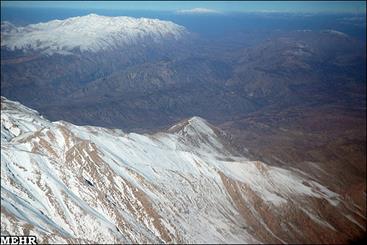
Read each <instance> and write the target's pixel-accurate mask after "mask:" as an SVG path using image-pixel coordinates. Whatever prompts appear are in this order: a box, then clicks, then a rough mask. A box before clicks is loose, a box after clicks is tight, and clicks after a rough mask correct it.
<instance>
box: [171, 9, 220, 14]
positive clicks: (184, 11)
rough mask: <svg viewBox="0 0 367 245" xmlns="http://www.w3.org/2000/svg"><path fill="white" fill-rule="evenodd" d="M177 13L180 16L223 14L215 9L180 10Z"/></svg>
mask: <svg viewBox="0 0 367 245" xmlns="http://www.w3.org/2000/svg"><path fill="white" fill-rule="evenodd" d="M177 13H179V14H220V13H221V12H220V11H218V10H215V9H207V8H193V9H182V10H178V11H177Z"/></svg>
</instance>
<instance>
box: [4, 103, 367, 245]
mask: <svg viewBox="0 0 367 245" xmlns="http://www.w3.org/2000/svg"><path fill="white" fill-rule="evenodd" d="M230 139H231V136H230V135H228V134H226V133H224V132H223V131H221V130H220V129H218V128H216V127H214V126H212V125H210V124H209V123H208V122H207V121H205V120H204V119H202V118H199V117H193V118H190V119H188V120H184V121H181V122H179V123H178V124H176V125H174V126H172V127H171V128H169V129H168V130H167V132H160V133H156V134H145V135H141V134H135V133H129V134H127V133H124V132H123V131H121V130H117V129H106V128H100V127H93V126H75V125H73V124H70V123H68V122H65V121H58V122H51V121H48V120H47V119H45V118H44V117H42V116H41V115H39V114H38V112H36V111H34V110H31V109H29V108H27V107H25V106H23V105H21V104H20V103H18V102H14V101H10V100H7V99H6V98H4V97H2V98H1V190H2V191H1V234H12V235H16V234H19V235H27V234H32V235H36V236H37V238H38V242H41V243H45V242H52V243H56V242H57V243H60V242H61V243H65V242H68V243H69V242H78V243H85V242H88V243H89V242H92V243H131V242H132V243H201V242H211V243H259V242H261V243H308V242H313V243H319V242H323V243H342V242H347V241H349V240H350V239H351V238H353V237H355V236H357V235H358V234H361V233H362V232H363V231H365V228H366V227H365V213H363V212H365V210H363V208H365V207H363V206H360V205H358V204H356V203H354V202H353V200H351V199H350V198H348V196H346V195H344V194H343V193H336V192H333V191H331V190H330V189H329V188H328V187H327V186H324V185H322V184H320V182H319V181H318V180H316V179H315V178H313V177H311V176H310V175H308V174H307V173H306V172H303V171H301V170H299V169H297V168H286V167H276V166H270V165H268V164H266V163H264V162H261V161H254V160H249V159H248V158H247V157H246V156H245V155H244V154H241V153H240V152H238V150H236V147H233V146H232V142H231V140H230ZM319 171H320V172H324V171H328V170H327V169H320V170H319Z"/></svg>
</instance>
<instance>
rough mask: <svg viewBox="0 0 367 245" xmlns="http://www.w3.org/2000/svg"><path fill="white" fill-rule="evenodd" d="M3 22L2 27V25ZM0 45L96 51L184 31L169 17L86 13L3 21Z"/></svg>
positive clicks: (53, 51)
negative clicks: (21, 22)
mask: <svg viewBox="0 0 367 245" xmlns="http://www.w3.org/2000/svg"><path fill="white" fill-rule="evenodd" d="M3 26H4V28H3ZM1 29H2V40H1V47H2V48H3V47H5V48H8V49H10V50H21V51H40V52H42V53H46V54H49V55H51V54H62V55H66V54H73V53H75V52H85V51H89V52H98V51H101V50H111V49H116V48H121V47H124V46H130V45H133V44H138V43H140V42H142V41H145V42H161V41H162V40H165V39H166V40H167V39H168V40H169V39H172V40H177V39H180V38H182V37H183V36H185V34H187V31H186V29H185V28H184V27H183V26H179V25H177V24H174V23H173V22H170V21H161V20H157V19H147V18H132V17H107V16H99V15H96V14H89V15H86V16H81V17H73V18H69V19H65V20H53V21H49V22H45V23H39V24H31V25H27V26H24V27H15V26H14V25H11V24H10V23H9V22H6V23H4V24H2V28H1Z"/></svg>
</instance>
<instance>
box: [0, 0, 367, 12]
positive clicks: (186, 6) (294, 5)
mask: <svg viewBox="0 0 367 245" xmlns="http://www.w3.org/2000/svg"><path fill="white" fill-rule="evenodd" d="M1 6H2V7H45V8H50V7H55V8H88V9H125V10H162V11H178V10H190V9H194V8H201V9H210V10H214V11H218V12H233V11H236V12H237V11H239V12H258V11H261V12H268V11H269V12H272V11H274V12H309V13H316V12H317V13H319V12H333V13H335V12H348V13H365V12H366V2H365V1H335V2H331V1H314V2H313V1H305V2H302V1H283V2H282V1H277V2H275V1H263V2H260V1H253V2H251V1H243V2H241V1H234V2H232V1H212V2H210V1H186V2H185V1H154V2H153V1H137V2H130V1H126V2H118V1H110V2H109V1H70V2H68V1H55V2H52V1H1Z"/></svg>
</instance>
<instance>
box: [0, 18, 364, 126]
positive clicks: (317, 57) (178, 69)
mask: <svg viewBox="0 0 367 245" xmlns="http://www.w3.org/2000/svg"><path fill="white" fill-rule="evenodd" d="M91 23H98V25H97V24H93V25H92V24H91ZM4 26H6V27H4V30H2V37H3V38H2V40H5V41H3V44H2V50H1V51H2V52H1V55H2V57H1V66H2V71H3V72H2V76H1V91H2V95H3V96H6V97H8V98H11V99H14V100H18V101H20V102H22V103H24V104H26V105H29V106H32V107H33V108H36V109H37V110H39V111H41V112H42V113H44V114H45V115H47V116H48V117H49V118H51V119H53V120H59V119H63V120H68V121H70V122H73V123H76V124H91V125H98V126H105V127H116V128H123V129H125V130H141V131H144V130H155V129H161V128H164V127H167V126H168V125H170V124H172V123H173V122H175V121H178V120H181V119H183V118H187V117H190V116H195V115H199V116H202V117H205V118H208V119H209V120H214V121H216V122H218V123H223V122H225V121H227V120H233V119H235V118H240V117H242V116H244V115H246V114H248V113H251V112H254V111H257V110H259V109H262V108H265V107H268V106H275V105H279V107H281V108H283V107H285V106H289V105H294V104H303V103H307V104H314V103H316V104H324V103H330V102H332V103H334V102H337V103H339V102H340V101H341V100H343V101H344V102H343V103H344V104H349V105H350V104H360V103H361V102H363V91H365V75H366V72H365V65H366V62H365V59H366V56H365V52H364V51H365V48H364V46H363V44H362V43H361V42H360V41H357V40H355V39H353V38H352V37H349V36H348V35H346V34H344V33H341V32H337V31H334V30H323V31H308V30H299V31H292V32H274V33H273V34H272V35H269V36H268V37H267V39H264V40H262V41H259V42H257V43H256V44H252V45H251V46H244V47H243V48H241V47H240V48H239V45H238V43H240V42H239V41H238V40H232V41H233V42H234V43H236V45H235V48H233V47H232V48H231V36H228V37H227V38H226V39H224V40H223V41H222V42H223V43H220V41H216V42H209V41H208V40H205V39H201V38H200V37H198V36H195V35H190V34H189V33H190V32H189V30H186V29H185V28H184V27H182V26H179V25H177V24H174V23H172V22H166V21H160V20H151V19H135V18H129V17H104V16H97V15H87V16H83V17H75V18H70V19H66V20H62V21H60V20H55V21H51V22H47V23H39V24H34V25H29V26H25V27H14V26H12V25H11V24H10V23H4ZM44 33H47V35H44ZM62 33H64V34H62ZM88 33H89V34H88ZM130 33H131V34H130ZM61 34H62V35H61ZM252 35H254V34H253V33H252ZM41 36H42V38H41ZM36 37H37V38H36ZM38 37H40V38H38ZM82 37H83V38H82ZM13 38H14V39H16V40H17V41H11V40H12V39H13ZM50 38H51V39H50ZM52 38H55V40H57V41H52V40H53V39H52ZM233 38H234V39H236V38H237V36H235V37H233ZM36 39H37V40H38V39H39V41H40V42H41V43H42V45H41V44H40V45H39V46H37V45H36V46H35V44H34V43H33V41H34V40H36ZM133 39H134V40H135V39H136V40H139V41H138V43H136V45H133V43H134V41H133ZM150 39H158V40H159V42H152V40H150ZM50 40H51V41H50ZM83 40H84V41H83ZM28 41H29V42H30V43H29V45H28V44H27V45H20V46H19V45H18V46H19V47H24V48H25V50H28V48H32V47H33V48H35V49H36V50H33V51H27V52H25V53H24V52H23V51H22V50H18V49H14V50H13V48H15V44H16V43H17V42H22V43H28ZM82 41H83V42H84V43H83V42H82ZM130 41H131V42H130ZM58 42H60V43H58ZM61 42H63V43H66V44H67V45H66V46H65V49H63V48H62V47H61V46H62V45H61ZM76 42H80V43H78V44H76ZM127 42H130V44H131V45H130V44H129V45H127ZM9 45H10V46H9ZM44 45H46V46H47V47H48V48H46V46H44ZM60 45H61V46H60ZM79 46H80V47H82V48H81V49H78V48H77V49H75V48H76V47H79ZM9 47H10V48H9ZM26 47H28V48H26ZM37 47H44V48H42V50H43V51H47V50H48V51H47V52H49V51H50V52H51V53H49V54H48V55H47V54H45V53H44V52H43V51H42V50H41V49H39V50H38V48H37ZM102 47H105V48H102ZM108 47H109V48H108ZM110 48H112V49H110ZM56 50H59V51H62V50H64V51H65V50H66V51H67V52H72V53H73V55H63V54H61V53H63V52H64V51H62V52H61V53H58V52H56ZM82 50H84V51H82ZM87 50H89V51H87ZM54 51H55V52H54ZM94 51H96V52H94ZM356 94H359V95H358V96H356Z"/></svg>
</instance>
